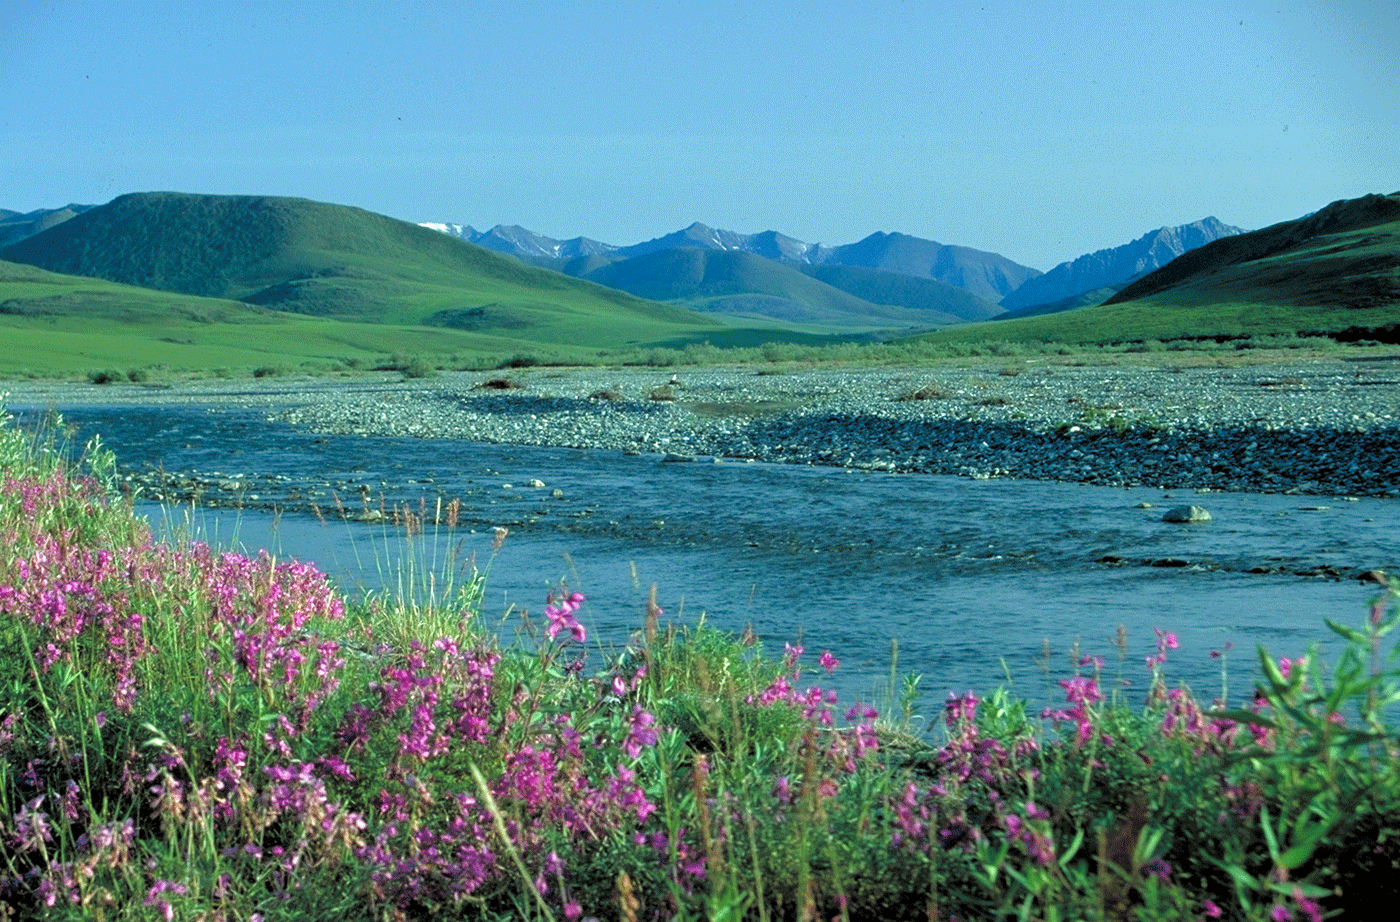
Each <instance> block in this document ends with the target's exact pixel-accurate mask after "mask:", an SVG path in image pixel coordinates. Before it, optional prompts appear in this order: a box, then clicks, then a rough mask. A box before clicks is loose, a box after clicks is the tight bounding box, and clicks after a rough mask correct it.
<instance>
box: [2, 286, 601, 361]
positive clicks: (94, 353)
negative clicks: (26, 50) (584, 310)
mask: <svg viewBox="0 0 1400 922" xmlns="http://www.w3.org/2000/svg"><path fill="white" fill-rule="evenodd" d="M0 341H3V342H4V343H5V346H6V348H5V349H3V350H0V376H14V375H29V374H34V375H41V376H60V377H64V376H73V375H78V376H81V375H84V374H88V373H92V372H97V371H104V372H105V371H110V370H113V369H116V370H117V371H119V372H122V373H129V372H139V371H141V370H145V369H152V368H161V369H166V370H168V371H170V372H175V373H181V372H209V371H213V370H215V369H229V370H230V371H235V372H240V371H241V372H245V373H246V372H248V371H252V370H255V369H282V370H292V369H295V368H299V367H303V366H309V367H313V368H314V367H321V368H325V367H330V366H334V365H337V364H342V363H355V364H360V365H361V366H362V367H364V366H369V367H372V366H373V365H375V364H377V363H379V362H383V361H385V360H387V359H389V357H390V356H392V355H395V354H398V355H407V356H414V355H423V356H430V357H433V356H441V357H447V356H459V357H463V358H467V359H470V358H471V357H473V356H475V357H477V360H478V362H484V363H488V364H489V363H492V362H499V361H501V360H502V359H504V358H507V357H510V356H513V355H516V354H537V353H538V352H539V351H540V343H538V342H536V341H532V340H528V339H524V338H519V337H511V336H507V335H503V334H499V333H498V334H481V333H471V332H466V331H461V330H453V329H435V328H430V327H424V326H397V325H393V324H380V323H356V322H352V321H345V320H338V319H334V318H328V317H310V316H306V315H301V314H294V313H287V312H284V311H277V310H272V309H270V308H266V307H260V306H257V305H250V304H245V303H243V302H240V301H231V300H227V299H219V298H202V297H198V296H195V295H184V294H178V293H173V292H164V291H155V290H153V289H147V288H136V287H133V286H130V285H120V284H117V283H114V282H108V281H104V280H101V279H93V278H83V277H80V276H71V275H61V274H58V273H53V272H47V271H45V270H43V269H38V268H35V267H33V266H26V265H20V264H16V263H9V262H0ZM596 352H597V350H594V349H587V348H575V347H570V346H568V345H567V344H564V345H558V346H550V347H549V349H548V354H549V355H552V356H556V357H558V358H563V359H567V358H570V357H571V356H572V357H574V358H575V359H578V360H587V359H590V358H593V357H594V356H596ZM493 357H494V358H493Z"/></svg>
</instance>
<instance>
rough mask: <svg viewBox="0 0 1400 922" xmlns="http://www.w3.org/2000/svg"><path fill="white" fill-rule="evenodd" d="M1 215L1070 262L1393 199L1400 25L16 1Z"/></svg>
mask: <svg viewBox="0 0 1400 922" xmlns="http://www.w3.org/2000/svg"><path fill="white" fill-rule="evenodd" d="M0 151H3V155H0V208H8V209H11V210H16V211H29V210H33V209H36V208H52V207H57V206H60V205H63V204H66V203H68V202H82V203H101V202H105V201H108V200H110V199H111V198H113V197H115V196H117V195H120V194H122V193H125V192H136V191H151V190H158V189H162V190H179V191H188V192H208V193H240V194H241V193H247V194H269V195H298V196H304V197H307V198H313V199H318V200H322V201H330V202H338V203H343V204H350V205H358V206H360V207H363V208H368V209H370V210H372V211H378V212H382V213H384V214H389V215H393V216H394V217H399V218H403V219H406V220H411V221H451V222H461V223H468V224H472V225H474V226H475V227H477V228H478V229H485V228H487V227H490V226H491V225H493V224H497V223H506V224H520V225H523V226H525V227H527V228H530V229H531V230H534V231H537V232H539V233H543V234H547V235H550V236H554V237H572V236H576V235H583V236H587V237H593V238H595V239H600V240H604V241H608V242H611V243H618V244H628V243H635V242H638V241H640V240H645V239H649V238H651V237H655V236H659V235H661V234H664V233H668V232H670V231H673V230H676V229H678V228H681V227H684V226H686V225H688V224H689V223H691V222H692V221H703V222H705V223H707V224H710V225H712V226H715V227H721V228H725V229H728V230H734V231H740V232H746V233H751V232H756V231H761V230H768V229H773V230H778V231H782V232H783V233H786V234H790V235H792V236H794V237H797V238H799V239H802V240H806V241H809V242H818V241H820V242H825V243H849V242H853V241H855V240H858V239H860V238H862V237H864V236H866V235H867V234H870V233H872V232H874V231H889V232H893V231H900V232H904V233H909V234H914V235H916V236H920V237H927V238H930V239H934V240H938V241H940V242H943V243H954V244H962V245H966V246H972V247H977V248H979V249H986V250H993V251H995V252H999V253H1002V254H1004V255H1006V256H1008V257H1010V258H1012V259H1014V260H1016V261H1018V262H1022V263H1025V264H1027V265H1031V266H1034V267H1036V268H1039V269H1048V268H1050V267H1051V266H1053V265H1054V264H1056V263H1058V262H1061V261H1063V260H1067V259H1072V258H1074V257H1075V256H1078V255H1080V254H1081V253H1085V252H1089V251H1092V250H1095V249H1099V248H1102V247H1108V246H1116V245H1118V244H1120V243H1124V242H1127V241H1128V240H1130V239H1132V238H1133V237H1136V236H1139V235H1140V234H1142V233H1144V232H1146V231H1147V230H1150V229H1153V228H1156V227H1159V226H1162V225H1167V224H1180V223H1185V222H1188V221H1194V220H1196V219H1199V218H1202V217H1205V216H1206V215H1210V214H1213V215H1215V216H1217V217H1219V218H1220V219H1221V220H1224V221H1226V222H1229V223H1232V224H1238V225H1241V226H1244V227H1260V226H1263V225H1266V224H1271V223H1274V222H1276V221H1282V220H1288V219H1290V218H1294V217H1298V216H1299V215H1302V214H1304V213H1306V212H1308V211H1312V210H1315V209H1317V208H1319V207H1321V206H1323V205H1325V204H1326V203H1328V202H1330V201H1333V200H1335V199H1339V198H1350V197H1354V196H1357V195H1362V194H1365V193H1367V192H1393V191H1396V190H1397V189H1400V4H1397V3H1395V2H1394V0H1385V2H1360V0H1334V2H1323V3H1286V2H1275V3H1258V2H1231V0H1215V2H1201V3H1172V2H1166V0H1162V2H1156V3H1136V2H1122V0H1120V2H1106V3H1105V2H1078V3H1063V4H1016V3H996V2H987V3H936V2H931V0H930V2H916V0H907V2H902V3H901V2H885V0H862V2H840V3H836V2H821V0H808V2H801V3H787V2H771V3H723V2H712V3H706V4H699V3H679V4H677V3H642V2H631V0H609V2H589V3H584V2H569V0H555V2H538V3H537V2H531V0H513V2H501V3H498V2H494V0H482V2H476V0H461V2H412V0H397V2H392V3H379V2H356V0H339V2H297V0H277V2H259V0H244V2H233V0H176V2H140V0H135V2H122V0H111V2H97V0H4V2H3V3H0Z"/></svg>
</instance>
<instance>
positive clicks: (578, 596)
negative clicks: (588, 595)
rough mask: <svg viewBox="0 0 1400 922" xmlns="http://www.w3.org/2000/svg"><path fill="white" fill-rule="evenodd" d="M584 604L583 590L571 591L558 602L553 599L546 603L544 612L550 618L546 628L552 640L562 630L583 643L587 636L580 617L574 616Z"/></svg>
mask: <svg viewBox="0 0 1400 922" xmlns="http://www.w3.org/2000/svg"><path fill="white" fill-rule="evenodd" d="M582 604H583V593H581V592H571V593H569V595H567V596H565V597H564V598H563V599H561V600H560V601H559V602H558V604H555V603H554V602H553V601H552V600H551V601H550V602H548V603H546V604H545V607H544V614H545V617H546V618H548V619H549V627H548V628H546V629H545V633H546V634H548V635H549V639H550V640H553V639H554V638H555V637H557V636H558V635H559V633H560V632H561V631H568V632H569V636H570V637H572V638H573V639H574V640H575V641H576V642H578V643H583V641H584V638H585V637H586V634H585V632H584V629H583V625H582V624H579V621H578V619H577V618H575V617H574V612H576V611H578V608H579V606H580V605H582Z"/></svg>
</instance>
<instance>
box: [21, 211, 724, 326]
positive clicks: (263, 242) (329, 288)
mask: <svg viewBox="0 0 1400 922" xmlns="http://www.w3.org/2000/svg"><path fill="white" fill-rule="evenodd" d="M0 258H3V259H8V260H11V261H15V262H24V263H29V264H33V265H37V266H40V267H42V268H45V269H49V270H52V271H55V272H61V273H67V274H72V275H84V276H93V277H96V278H102V279H107V280H109V281H114V282H121V283H125V284H129V285H138V286H141V287H144V288H154V289H159V290H163V291H171V292H179V293H182V294H189V295H199V296H204V297H216V298H226V299H236V300H241V301H244V302H246V303H249V304H254V305H261V306H265V307H270V308H274V309H277V310H280V311H291V312H294V313H300V314H308V315H313V316H327V317H336V318H340V319H343V320H355V321H361V322H371V323H392V324H400V325H404V324H408V325H419V324H432V325H440V326H449V327H453V328H458V329H464V330H467V331H470V332H475V333H504V334H506V335H510V336H513V337H518V338H523V339H527V340H535V341H550V342H565V343H573V344H576V345H596V346H600V347H602V346H609V345H614V344H617V343H618V342H619V341H620V340H621V339H625V340H635V341H639V342H648V341H652V340H657V339H663V338H666V339H669V338H673V337H674V336H676V335H678V334H679V333H681V332H683V331H684V330H692V331H693V330H697V329H704V328H708V327H713V326H715V322H714V321H712V320H709V319H707V318H704V317H699V316H697V315H694V314H691V313H689V312H687V311H684V310H682V309H680V308H676V307H669V306H665V305H660V304H654V303H648V302H646V301H643V300H640V299H638V298H635V297H632V296H630V295H627V294H624V293H622V292H617V291H609V290H607V289H604V288H602V287H599V286H596V285H591V284H588V283H586V282H582V281H578V280H575V279H570V278H567V277H564V276H561V275H559V274H558V273H553V272H547V271H544V270H540V269H535V268H532V267H529V266H525V265H522V264H521V263H519V262H518V261H516V260H512V259H508V258H506V257H503V256H500V255H498V254H495V253H491V252H488V251H486V250H484V249H482V248H480V247H476V246H473V245H471V244H468V243H466V242H464V241H461V240H456V239H453V238H451V237H449V236H447V235H445V234H441V233H438V232H436V231H433V230H429V229H427V228H423V227H418V226H416V225H413V224H407V223H405V222H402V221H396V220H394V219H392V218H387V217H384V216H382V215H376V214H372V213H370V212H366V211H362V210H360V209H357V208H348V207H345V206H340V205H327V204H322V203H319V202H310V201H306V200H302V199H287V198H260V197H250V196H200V195H184V194H178V193H148V194H137V195H126V196H122V197H120V198H118V199H116V200H114V201H113V202H111V203H109V204H107V205H104V206H102V207H100V208H96V209H94V210H92V211H89V212H86V213H84V214H82V215H78V216H77V217H75V218H73V219H71V220H69V221H67V222H65V223H63V224H61V225H59V226H58V227H55V228H52V229H50V230H49V231H46V232H44V233H42V234H38V235H36V236H34V237H30V238H28V239H26V240H23V241H21V242H20V243H18V244H15V245H13V246H10V247H7V248H5V249H4V250H3V251H0ZM622 331H625V333H623V332H622Z"/></svg>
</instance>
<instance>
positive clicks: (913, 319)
mask: <svg viewBox="0 0 1400 922" xmlns="http://www.w3.org/2000/svg"><path fill="white" fill-rule="evenodd" d="M564 270H565V271H566V272H569V273H570V274H573V275H577V276H578V277H581V278H587V279H589V280H590V281H594V282H597V283H599V284H601V285H607V286H609V287H611V288H619V289H621V290H623V291H627V292H630V293H632V294H635V295H637V296H638V297H643V298H650V299H653V300H658V301H668V302H674V303H678V304H681V305H684V306H686V307H689V308H692V309H694V310H699V311H704V312H707V313H721V314H729V315H733V316H743V317H751V318H762V319H766V320H777V321H780V322H785V323H808V324H820V325H824V326H850V327H861V328H864V329H867V330H868V329H872V328H879V327H893V326H898V327H928V326H934V325H942V324H949V323H959V322H962V321H965V320H969V319H981V318H982V317H985V316H989V315H990V314H994V313H996V312H997V311H998V308H997V307H996V306H995V305H993V304H990V303H988V302H985V301H982V300H980V299H978V298H976V297H974V296H973V295H970V294H968V293H967V292H965V291H961V290H959V289H956V288H953V287H951V286H948V285H943V284H941V283H939V282H935V281H933V280H931V279H917V278H910V277H907V276H897V275H895V274H893V273H888V272H880V271H879V270H873V269H853V268H848V267H842V266H821V267H814V266H799V265H795V264H791V263H785V262H779V261H777V260H773V259H768V258H766V257H763V256H759V255H756V254H754V253H750V252H747V251H744V250H739V249H700V248H696V247H668V248H665V249H660V250H654V251H652V252H648V253H643V254H642V255H640V256H634V257H632V258H630V259H610V258H606V257H597V256H594V257H581V258H579V259H576V260H573V261H571V262H570V263H568V264H566V265H565V267H564Z"/></svg>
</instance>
